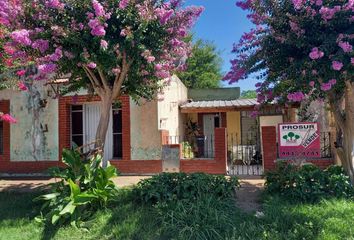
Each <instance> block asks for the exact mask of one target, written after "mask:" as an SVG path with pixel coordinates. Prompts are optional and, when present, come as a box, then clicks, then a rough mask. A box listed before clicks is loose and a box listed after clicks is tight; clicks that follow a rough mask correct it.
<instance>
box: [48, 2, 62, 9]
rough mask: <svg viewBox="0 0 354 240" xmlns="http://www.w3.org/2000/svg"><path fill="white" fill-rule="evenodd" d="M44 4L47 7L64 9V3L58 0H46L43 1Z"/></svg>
mask: <svg viewBox="0 0 354 240" xmlns="http://www.w3.org/2000/svg"><path fill="white" fill-rule="evenodd" d="M45 6H46V7H49V8H56V9H64V7H65V4H64V3H61V2H60V1H59V0H48V1H46V2H45Z"/></svg>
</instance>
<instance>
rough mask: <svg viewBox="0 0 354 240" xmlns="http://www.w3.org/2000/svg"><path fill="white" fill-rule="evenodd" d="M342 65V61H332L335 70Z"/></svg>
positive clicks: (339, 68) (338, 69)
mask: <svg viewBox="0 0 354 240" xmlns="http://www.w3.org/2000/svg"><path fill="white" fill-rule="evenodd" d="M342 67H343V63H341V62H339V61H333V62H332V68H333V69H334V70H336V71H340V70H341V69H342Z"/></svg>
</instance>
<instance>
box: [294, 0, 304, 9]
mask: <svg viewBox="0 0 354 240" xmlns="http://www.w3.org/2000/svg"><path fill="white" fill-rule="evenodd" d="M292 1H293V4H294V7H295V9H297V10H299V9H301V8H302V6H303V4H304V3H303V0H292Z"/></svg>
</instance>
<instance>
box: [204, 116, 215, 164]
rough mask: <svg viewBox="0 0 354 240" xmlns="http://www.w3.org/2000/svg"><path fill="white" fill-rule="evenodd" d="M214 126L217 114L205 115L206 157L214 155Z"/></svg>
mask: <svg viewBox="0 0 354 240" xmlns="http://www.w3.org/2000/svg"><path fill="white" fill-rule="evenodd" d="M214 128H215V115H214V114H206V115H203V133H204V157H207V158H212V157H214Z"/></svg>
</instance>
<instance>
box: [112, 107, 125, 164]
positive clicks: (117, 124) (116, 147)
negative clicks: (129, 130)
mask: <svg viewBox="0 0 354 240" xmlns="http://www.w3.org/2000/svg"><path fill="white" fill-rule="evenodd" d="M112 120H113V124H112V128H113V129H112V133H113V158H122V157H123V147H122V145H123V141H122V139H123V138H122V110H121V109H119V108H113V110H112Z"/></svg>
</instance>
